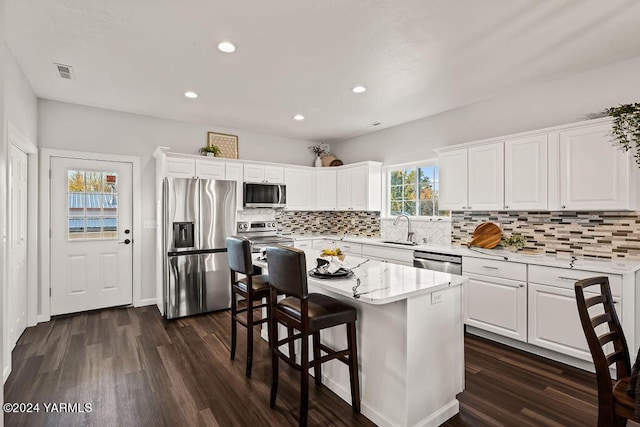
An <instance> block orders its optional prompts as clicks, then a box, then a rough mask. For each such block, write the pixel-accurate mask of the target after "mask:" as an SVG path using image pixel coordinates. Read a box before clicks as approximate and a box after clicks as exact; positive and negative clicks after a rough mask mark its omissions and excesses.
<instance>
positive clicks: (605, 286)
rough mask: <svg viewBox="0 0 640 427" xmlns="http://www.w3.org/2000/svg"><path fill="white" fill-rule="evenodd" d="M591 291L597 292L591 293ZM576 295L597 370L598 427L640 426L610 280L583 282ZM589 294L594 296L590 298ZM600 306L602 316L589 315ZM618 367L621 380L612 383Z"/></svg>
mask: <svg viewBox="0 0 640 427" xmlns="http://www.w3.org/2000/svg"><path fill="white" fill-rule="evenodd" d="M591 287H593V288H592V289H588V291H587V288H591ZM575 292H576V302H577V304H578V314H579V315H580V322H581V323H582V329H583V331H584V335H585V337H586V338H587V344H588V345H589V351H590V352H591V357H592V358H593V364H594V365H595V368H596V383H597V384H598V427H608V426H616V427H617V426H624V425H626V424H627V420H628V419H629V420H633V421H635V422H640V418H639V417H636V416H635V414H634V409H635V400H634V399H633V397H631V396H629V395H628V394H627V388H628V387H629V383H630V380H631V362H630V360H629V347H628V346H627V340H626V339H625V337H624V333H623V331H622V326H621V325H620V320H618V316H617V314H616V310H615V308H614V306H613V297H612V296H611V287H610V286H609V278H608V277H606V276H601V277H592V278H589V279H583V280H579V281H577V282H576V283H575ZM585 292H594V294H593V295H591V296H589V294H586V295H585ZM598 305H599V306H600V307H602V311H599V312H598V314H596V313H589V308H590V307H594V306H598ZM600 313H601V314H600ZM604 324H606V325H607V328H605V329H608V331H601V332H604V333H602V334H599V332H598V331H596V328H598V327H599V326H600V325H604ZM603 347H608V348H607V351H609V350H611V349H612V350H613V351H612V352H611V353H609V354H605V349H604V348H603ZM611 347H612V348H611ZM614 363H615V365H616V377H617V378H616V380H615V381H613V380H611V373H610V372H609V367H610V366H611V365H613V364H614Z"/></svg>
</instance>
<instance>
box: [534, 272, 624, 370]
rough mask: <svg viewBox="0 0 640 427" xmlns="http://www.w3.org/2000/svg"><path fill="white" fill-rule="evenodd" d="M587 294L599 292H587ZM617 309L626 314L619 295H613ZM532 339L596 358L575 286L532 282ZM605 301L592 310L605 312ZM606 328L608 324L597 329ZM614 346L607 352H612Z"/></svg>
mask: <svg viewBox="0 0 640 427" xmlns="http://www.w3.org/2000/svg"><path fill="white" fill-rule="evenodd" d="M586 296H587V297H589V296H595V294H589V293H587V294H586ZM613 302H614V304H615V305H614V306H615V308H616V313H617V314H618V317H619V318H622V304H621V303H620V298H619V297H614V298H613ZM528 303H529V316H528V317H529V319H528V329H529V331H528V342H529V343H530V344H533V345H537V346H539V347H543V348H547V349H549V350H554V351H557V352H559V353H562V354H566V355H569V356H573V357H576V358H578V359H582V360H586V361H592V358H591V353H590V352H589V346H588V345H587V340H586V339H585V337H584V332H583V330H582V325H581V323H580V317H579V316H578V309H577V305H576V296H575V291H574V290H573V289H564V288H558V287H555V286H545V285H540V284H536V283H529V298H528ZM603 312H604V311H603V310H602V305H601V304H598V306H597V307H594V308H593V309H591V310H590V314H592V315H596V314H601V313H603ZM596 330H597V331H598V333H599V334H602V333H604V332H605V330H606V328H605V325H600V326H599V327H598V328H597V329H596ZM611 350H613V349H612V348H611V349H609V351H606V348H605V353H610V352H611Z"/></svg>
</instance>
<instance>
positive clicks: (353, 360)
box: [347, 322, 360, 414]
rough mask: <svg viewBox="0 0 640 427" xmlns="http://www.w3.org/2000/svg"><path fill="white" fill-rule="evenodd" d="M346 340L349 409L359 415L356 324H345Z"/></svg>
mask: <svg viewBox="0 0 640 427" xmlns="http://www.w3.org/2000/svg"><path fill="white" fill-rule="evenodd" d="M347 340H348V341H349V377H350V379H351V407H352V408H353V412H355V413H356V414H359V413H360V381H359V380H358V349H357V341H356V322H351V323H349V324H347Z"/></svg>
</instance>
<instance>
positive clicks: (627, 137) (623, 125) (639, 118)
mask: <svg viewBox="0 0 640 427" xmlns="http://www.w3.org/2000/svg"><path fill="white" fill-rule="evenodd" d="M605 112H606V113H607V114H608V115H609V116H611V117H613V129H612V133H613V136H614V137H615V138H616V140H617V141H618V143H620V145H621V146H622V148H623V149H624V151H629V150H631V149H632V148H633V147H635V149H636V154H635V155H634V157H635V158H636V163H637V164H639V165H640V103H634V104H621V105H620V106H619V107H612V108H607V109H606V110H605Z"/></svg>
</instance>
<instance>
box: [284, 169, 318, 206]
mask: <svg viewBox="0 0 640 427" xmlns="http://www.w3.org/2000/svg"><path fill="white" fill-rule="evenodd" d="M313 181H314V174H313V170H312V169H303V168H300V169H298V168H285V170H284V183H285V185H286V186H287V206H286V210H289V211H310V210H312V209H313V198H314V194H313V186H314V182H313Z"/></svg>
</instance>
